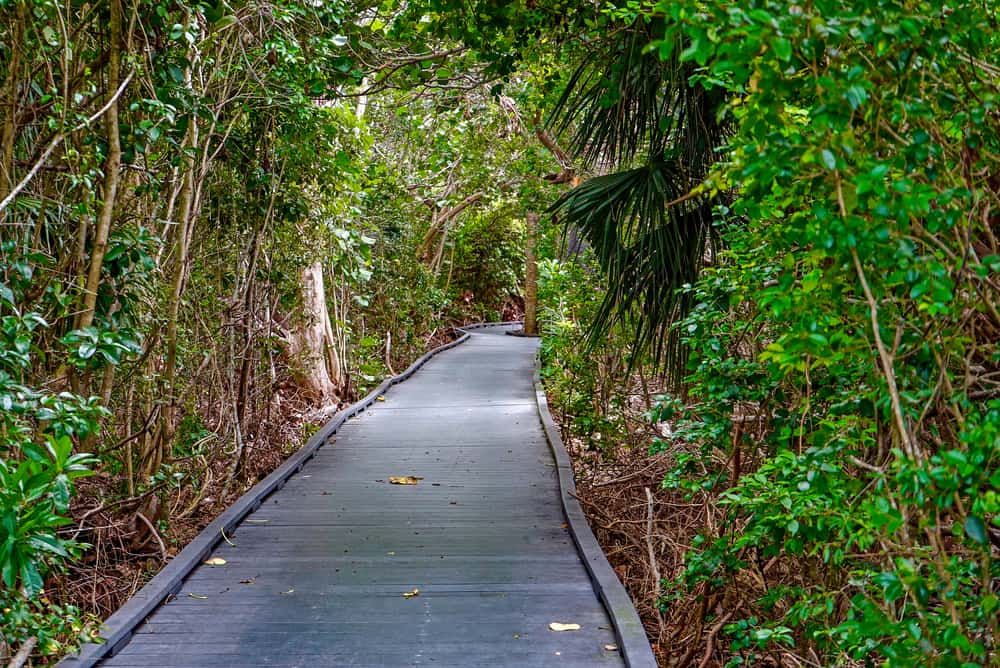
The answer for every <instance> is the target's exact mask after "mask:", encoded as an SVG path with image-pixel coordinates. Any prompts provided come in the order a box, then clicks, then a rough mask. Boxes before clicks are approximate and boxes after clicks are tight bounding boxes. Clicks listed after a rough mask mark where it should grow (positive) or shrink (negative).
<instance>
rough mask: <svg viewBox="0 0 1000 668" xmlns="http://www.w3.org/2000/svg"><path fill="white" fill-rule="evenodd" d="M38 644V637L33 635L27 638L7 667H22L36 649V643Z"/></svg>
mask: <svg viewBox="0 0 1000 668" xmlns="http://www.w3.org/2000/svg"><path fill="white" fill-rule="evenodd" d="M37 644H38V638H35V637H32V638H28V639H27V640H25V641H24V644H23V645H21V649H19V650H18V651H17V654H15V655H14V658H13V659H11V660H10V663H8V664H7V668H21V666H23V665H24V664H25V663H26V662H27V660H28V657H29V656H31V651H32V650H33V649H35V645H37Z"/></svg>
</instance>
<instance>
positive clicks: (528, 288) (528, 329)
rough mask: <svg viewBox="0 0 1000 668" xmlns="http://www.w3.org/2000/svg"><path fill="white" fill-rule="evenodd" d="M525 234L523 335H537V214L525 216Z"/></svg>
mask: <svg viewBox="0 0 1000 668" xmlns="http://www.w3.org/2000/svg"><path fill="white" fill-rule="evenodd" d="M525 226H526V227H527V234H526V235H525V240H524V265H525V266H524V335H525V336H538V315H537V314H538V259H537V258H536V257H535V248H536V246H537V245H538V214H537V213H529V214H528V215H527V216H526V217H525Z"/></svg>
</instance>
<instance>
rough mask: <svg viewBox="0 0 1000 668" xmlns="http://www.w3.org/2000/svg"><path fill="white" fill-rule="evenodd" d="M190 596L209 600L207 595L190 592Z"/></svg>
mask: <svg viewBox="0 0 1000 668" xmlns="http://www.w3.org/2000/svg"><path fill="white" fill-rule="evenodd" d="M188 596H190V597H191V598H197V599H199V600H201V601H207V600H208V597H207V596H202V595H200V594H190V593H189V594H188Z"/></svg>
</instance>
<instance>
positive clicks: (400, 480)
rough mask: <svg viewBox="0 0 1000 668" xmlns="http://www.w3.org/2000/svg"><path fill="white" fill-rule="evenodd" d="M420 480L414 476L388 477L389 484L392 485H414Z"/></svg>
mask: <svg viewBox="0 0 1000 668" xmlns="http://www.w3.org/2000/svg"><path fill="white" fill-rule="evenodd" d="M421 480H423V478H421V477H420V476H415V475H394V476H390V477H389V482H391V483H392V484H393V485H416V484H417V483H418V482H420V481H421Z"/></svg>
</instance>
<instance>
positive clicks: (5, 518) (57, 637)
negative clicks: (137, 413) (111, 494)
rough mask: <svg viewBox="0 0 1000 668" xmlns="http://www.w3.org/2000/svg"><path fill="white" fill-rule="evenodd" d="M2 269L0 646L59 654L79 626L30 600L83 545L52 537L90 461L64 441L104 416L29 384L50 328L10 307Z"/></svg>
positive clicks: (10, 269) (73, 617)
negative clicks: (32, 645) (29, 645)
mask: <svg viewBox="0 0 1000 668" xmlns="http://www.w3.org/2000/svg"><path fill="white" fill-rule="evenodd" d="M0 271H2V273H0V643H2V644H4V645H6V646H14V645H16V644H18V643H20V642H22V641H24V640H25V639H27V638H29V637H32V636H37V637H38V638H39V640H40V641H41V646H42V650H43V651H44V652H45V653H46V654H53V653H58V652H59V651H61V650H60V646H59V644H58V643H59V641H65V642H68V643H70V645H71V646H72V645H73V644H74V643H76V642H78V641H79V640H80V637H79V636H80V631H81V627H82V622H81V619H82V618H81V615H80V613H79V611H78V610H76V609H74V608H71V607H66V608H62V607H58V606H55V607H54V606H51V604H49V603H48V602H47V601H39V600H38V596H39V594H40V592H41V590H42V585H43V583H44V579H45V577H46V576H47V575H48V574H49V573H50V572H52V571H54V570H58V569H59V568H60V567H61V565H62V564H63V562H64V560H66V559H68V558H71V557H75V556H78V555H79V554H80V551H81V549H82V548H83V547H84V546H82V545H80V544H79V543H77V542H76V541H74V540H71V539H69V538H67V537H66V536H65V535H63V534H60V533H58V530H59V529H60V528H61V527H64V526H65V525H67V524H69V523H70V520H69V519H68V518H67V517H66V515H67V511H68V510H69V503H70V498H71V496H72V493H73V480H75V479H77V478H80V477H82V476H86V475H89V474H90V473H91V470H90V467H91V466H92V465H93V464H94V463H95V462H96V460H95V458H93V457H92V456H90V455H88V454H79V453H78V454H73V441H72V440H71V439H72V438H74V437H86V436H87V435H89V434H91V433H93V432H94V431H95V429H96V428H97V424H98V422H97V421H98V419H99V418H100V417H101V416H102V415H103V414H104V411H103V410H102V409H101V408H100V407H99V406H98V405H97V403H96V402H95V401H94V400H91V399H84V398H83V397H80V396H78V395H75V394H72V393H70V392H60V393H53V392H51V391H48V390H45V389H42V388H39V387H32V386H31V383H32V381H33V380H34V379H33V378H32V364H33V358H34V356H35V354H37V348H36V345H37V337H38V335H39V333H40V332H42V331H44V330H45V329H46V328H47V327H48V325H47V323H46V322H45V320H43V319H42V317H41V316H39V315H38V314H37V313H27V314H23V315H22V314H20V313H18V311H17V310H16V308H15V300H16V299H18V298H19V297H22V296H23V292H22V290H23V289H24V287H25V285H26V284H25V282H24V281H22V280H20V279H23V278H24V269H23V268H21V267H17V266H11V265H7V266H5V267H0ZM2 279H6V280H2ZM105 334H106V333H98V334H97V338H98V340H100V339H101V337H102V335H105ZM77 355H78V356H80V355H79V353H78V354H77ZM60 618H61V621H59V622H57V623H54V622H55V620H57V619H60Z"/></svg>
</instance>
